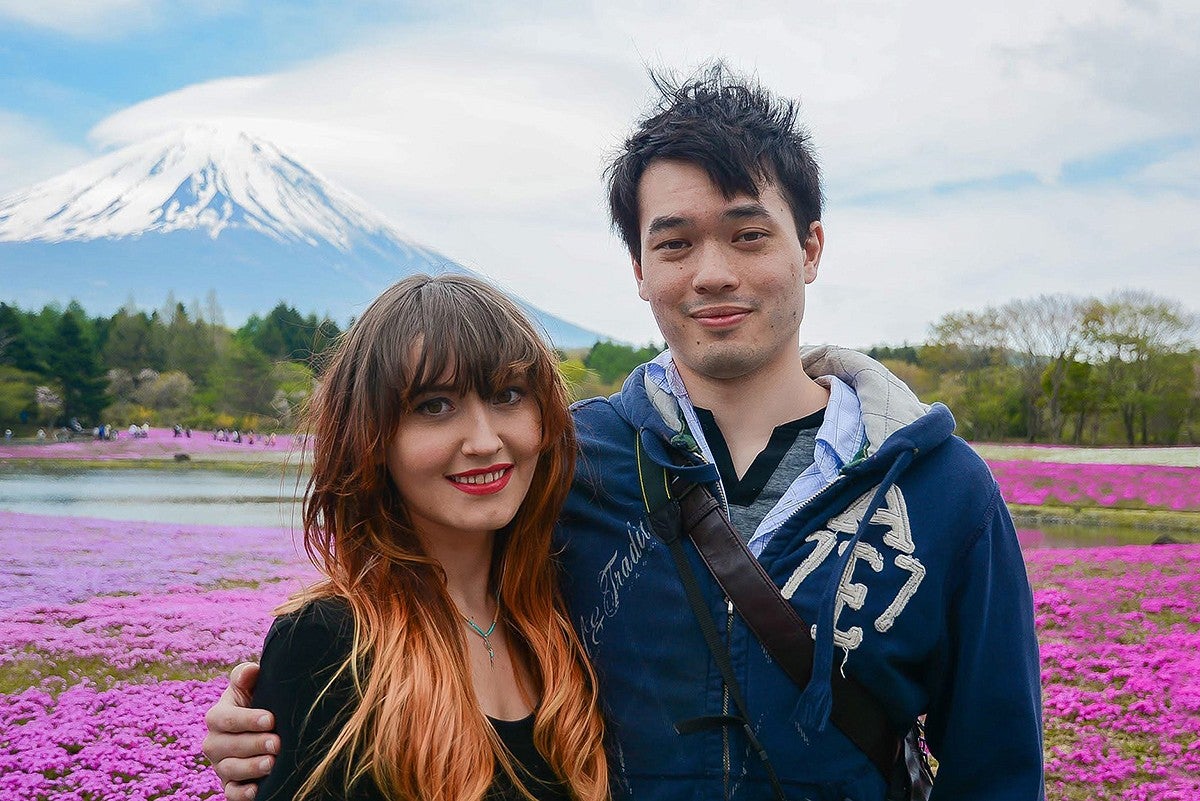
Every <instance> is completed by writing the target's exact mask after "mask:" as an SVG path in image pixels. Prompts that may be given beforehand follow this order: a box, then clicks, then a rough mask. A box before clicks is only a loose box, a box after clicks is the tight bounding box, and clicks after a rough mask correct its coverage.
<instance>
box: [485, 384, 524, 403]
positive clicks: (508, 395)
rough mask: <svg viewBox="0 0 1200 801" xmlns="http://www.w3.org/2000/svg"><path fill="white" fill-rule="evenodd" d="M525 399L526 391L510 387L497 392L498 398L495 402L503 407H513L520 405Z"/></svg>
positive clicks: (494, 399)
mask: <svg viewBox="0 0 1200 801" xmlns="http://www.w3.org/2000/svg"><path fill="white" fill-rule="evenodd" d="M524 397H525V391H524V390H522V389H521V388H520V387H508V388H507V389H502V390H500V391H499V392H497V393H496V397H495V398H493V402H495V403H497V404H499V405H501V406H512V405H513V404H516V403H520V402H521V399H522V398H524Z"/></svg>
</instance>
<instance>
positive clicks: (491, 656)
mask: <svg viewBox="0 0 1200 801" xmlns="http://www.w3.org/2000/svg"><path fill="white" fill-rule="evenodd" d="M459 614H460V615H462V616H463V619H464V620H466V622H467V625H468V626H469V627H470V628H471V631H473V632H475V633H476V634H478V635H479V636H480V637H481V638H483V647H484V648H486V649H487V652H488V662H490V663H491V666H492V667H496V651H495V649H494V648H492V641H491V639H490V638H491V636H492V632H494V631H495V630H496V621H498V620H499V619H500V602H499V600H497V602H496V615H495V616H494V617H493V618H492V625H490V626H488V627H487V631H484V630H483V629H481V628H480V627H479V624H478V623H476V622H475V618H473V617H470V616H469V615H466V614H464V613H462V612H459Z"/></svg>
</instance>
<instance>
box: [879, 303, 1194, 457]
mask: <svg viewBox="0 0 1200 801" xmlns="http://www.w3.org/2000/svg"><path fill="white" fill-rule="evenodd" d="M1197 330H1198V320H1197V316H1196V315H1195V314H1194V313H1193V312H1191V311H1190V310H1188V309H1187V308H1186V307H1184V305H1183V304H1182V303H1180V302H1179V301H1178V300H1175V299H1173V298H1166V297H1162V296H1160V295H1156V294H1154V293H1151V292H1147V291H1144V290H1134V289H1126V290H1121V291H1118V292H1115V293H1113V294H1111V295H1109V296H1107V297H1105V298H1096V297H1083V296H1077V295H1068V294H1059V295H1040V296H1038V297H1034V298H1024V299H1017V300H1012V301H1009V302H1007V303H1004V304H1002V305H999V306H991V307H988V308H985V309H983V310H982V311H959V312H953V313H950V314H947V315H945V316H944V317H942V318H941V319H940V320H938V321H937V322H936V323H935V324H934V325H933V326H932V327H931V329H930V338H929V341H928V342H927V343H926V344H924V345H920V346H905V347H900V348H889V347H880V348H875V349H873V350H872V351H871V355H873V356H875V357H876V358H879V359H881V360H882V361H883V362H884V363H885V364H887V365H888V366H889V367H890V368H891V369H892V370H893V372H895V373H897V374H898V375H899V376H900V377H901V378H903V379H904V380H906V381H907V382H908V383H909V385H910V386H912V387H913V389H914V390H915V391H916V392H917V394H918V395H920V397H921V398H922V399H923V400H926V401H930V400H940V401H943V402H945V403H946V404H947V405H948V406H949V407H950V409H951V410H952V411H953V412H954V416H955V418H956V420H957V422H958V429H957V431H958V433H959V434H960V435H961V436H964V437H966V438H968V439H973V440H994V441H998V440H1010V441H1011V440H1024V441H1026V442H1042V443H1073V444H1087V445H1135V444H1136V445H1177V444H1196V443H1200V350H1198V349H1197V347H1196V335H1197Z"/></svg>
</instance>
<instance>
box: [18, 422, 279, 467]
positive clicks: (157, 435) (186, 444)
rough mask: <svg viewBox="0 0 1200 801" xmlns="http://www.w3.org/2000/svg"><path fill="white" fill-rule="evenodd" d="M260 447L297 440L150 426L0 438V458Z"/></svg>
mask: <svg viewBox="0 0 1200 801" xmlns="http://www.w3.org/2000/svg"><path fill="white" fill-rule="evenodd" d="M262 451H267V452H276V453H292V452H293V451H295V452H296V453H298V452H299V451H298V441H297V440H296V439H295V438H294V437H293V436H292V435H291V434H277V435H276V438H275V444H274V445H268V444H267V441H266V440H265V439H264V438H262V437H261V436H258V435H255V439H254V444H253V445H251V444H250V442H249V439H248V438H243V440H242V441H241V442H223V441H220V440H216V439H213V432H211V431H193V432H192V436H191V437H190V438H188V437H176V436H175V435H174V433H173V432H172V431H171V429H169V428H152V429H150V436H149V437H145V438H138V439H134V438H133V437H130V436H129V433H128V432H126V431H122V432H121V434H120V437H118V439H117V440H115V441H110V440H105V441H99V440H95V439H93V438H91V437H77V438H76V439H74V440H72V441H71V442H54V441H53V440H47V441H46V442H43V443H40V444H39V443H31V442H16V443H13V442H9V443H4V442H0V459H86V460H89V461H96V460H99V461H110V460H125V459H172V458H174V456H175V454H177V453H186V454H189V455H190V454H208V453H220V454H229V455H231V456H236V455H239V454H244V455H246V456H247V457H251V456H252V455H253V454H254V453H258V452H262Z"/></svg>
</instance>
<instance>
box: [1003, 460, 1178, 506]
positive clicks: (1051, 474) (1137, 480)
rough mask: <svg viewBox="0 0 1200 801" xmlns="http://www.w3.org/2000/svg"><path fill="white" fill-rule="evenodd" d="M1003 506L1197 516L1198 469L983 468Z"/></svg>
mask: <svg viewBox="0 0 1200 801" xmlns="http://www.w3.org/2000/svg"><path fill="white" fill-rule="evenodd" d="M988 466H989V467H991V469H992V474H993V475H995V476H996V481H997V482H998V483H999V484H1000V491H1001V493H1002V494H1003V495H1004V500H1006V501H1008V502H1009V503H1019V504H1027V505H1033V506H1041V505H1043V504H1047V503H1056V504H1060V505H1067V506H1104V507H1109V506H1121V507H1127V508H1136V509H1171V510H1174V511H1181V512H1182V511H1193V512H1194V511H1200V468H1197V467H1166V466H1161V465H1114V464H1064V463H1058V462H1035V461H1025V460H992V461H989V462H988Z"/></svg>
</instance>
